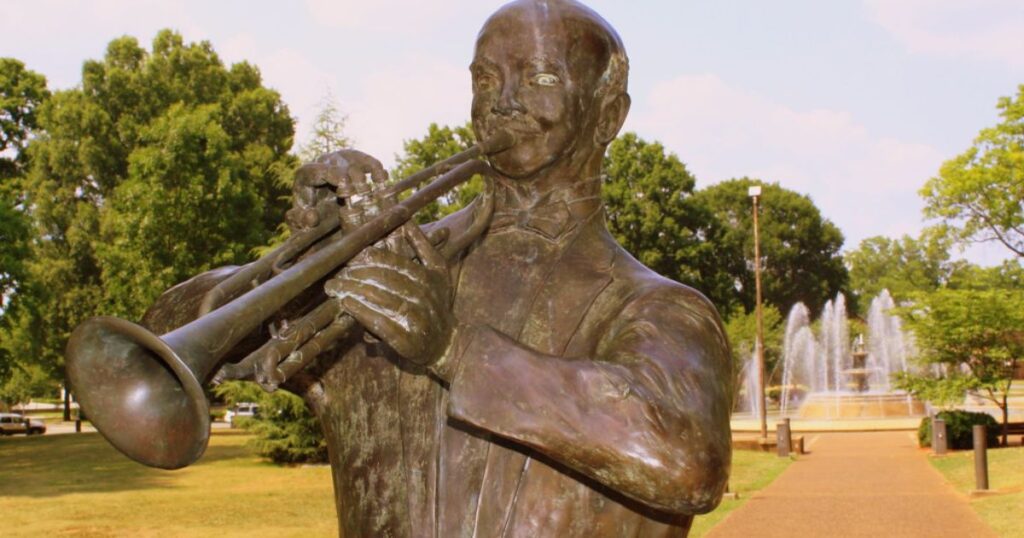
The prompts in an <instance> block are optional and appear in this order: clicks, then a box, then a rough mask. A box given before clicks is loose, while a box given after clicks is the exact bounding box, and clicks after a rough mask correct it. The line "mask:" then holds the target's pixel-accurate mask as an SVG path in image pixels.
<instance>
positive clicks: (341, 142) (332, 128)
mask: <svg viewBox="0 0 1024 538" xmlns="http://www.w3.org/2000/svg"><path fill="white" fill-rule="evenodd" d="M347 121H348V117H347V116H345V114H343V113H342V112H341V110H340V109H338V105H337V104H336V103H335V99H334V96H333V95H332V94H331V92H330V91H328V92H327V94H326V95H324V97H323V99H321V100H320V104H319V106H318V107H317V113H316V118H315V119H314V120H313V126H312V127H311V128H310V130H309V141H308V142H306V143H305V144H303V146H302V147H301V148H300V149H299V151H298V154H299V158H300V159H302V160H303V161H312V160H314V159H316V158H317V157H319V156H321V155H323V154H325V153H331V152H333V151H338V150H339V149H342V148H347V147H349V146H351V145H352V140H351V139H350V138H349V137H347V136H345V123H346V122H347ZM289 186H290V185H289Z"/></svg>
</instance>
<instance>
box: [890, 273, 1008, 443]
mask: <svg viewBox="0 0 1024 538" xmlns="http://www.w3.org/2000/svg"><path fill="white" fill-rule="evenodd" d="M900 314H901V315H902V316H903V318H904V319H905V320H906V321H907V325H908V327H909V328H910V329H911V330H913V331H914V335H915V337H916V342H917V345H918V348H919V350H920V353H919V360H921V361H922V362H924V363H925V364H937V365H940V366H942V367H943V369H944V370H945V371H946V372H952V373H948V374H946V375H945V376H940V377H935V376H930V375H924V374H908V375H905V376H903V377H901V378H898V382H899V384H900V385H901V386H902V387H903V388H905V389H907V390H910V391H911V392H913V393H915V394H919V395H921V396H922V397H927V396H936V395H939V396H941V395H942V394H944V393H946V394H952V392H953V391H955V390H956V389H957V388H958V387H960V388H965V387H966V388H970V389H971V390H973V391H975V392H976V393H977V394H979V395H980V396H982V397H984V398H986V399H988V400H990V401H992V403H994V404H995V405H996V406H998V407H999V408H1000V409H1001V410H1002V412H1003V423H1004V424H1005V423H1006V422H1007V420H1008V414H1007V412H1008V404H1007V398H1008V393H1009V390H1010V387H1011V385H1012V383H1013V371H1014V368H1015V366H1016V364H1017V362H1018V361H1019V360H1021V358H1022V357H1024V290H992V289H989V290H970V289H966V290H955V289H941V290H938V291H935V292H932V293H927V294H924V293H922V294H918V295H917V296H915V298H914V303H913V306H910V307H906V308H903V309H901V310H900ZM961 377H963V378H966V379H960V378H961ZM943 385H945V386H943ZM1004 441H1005V439H1004Z"/></svg>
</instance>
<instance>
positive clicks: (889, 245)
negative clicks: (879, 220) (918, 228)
mask: <svg viewBox="0 0 1024 538" xmlns="http://www.w3.org/2000/svg"><path fill="white" fill-rule="evenodd" d="M951 246H952V245H951V240H950V239H949V236H948V235H947V234H946V233H944V230H942V229H935V228H932V229H928V230H925V232H923V233H922V234H921V236H920V237H919V238H913V237H910V236H908V235H904V236H903V237H901V238H899V239H890V238H888V237H883V236H875V237H869V238H867V239H864V240H863V241H861V242H860V245H858V246H857V248H856V249H855V250H853V251H851V252H847V253H846V255H845V256H844V257H845V260H846V265H847V266H848V267H849V269H850V289H851V290H852V291H853V292H854V293H856V294H857V296H858V297H859V298H860V299H861V300H860V301H858V302H859V303H860V304H862V306H866V305H864V303H865V300H870V299H871V298H872V297H875V296H876V295H878V294H879V293H881V292H882V290H885V289H887V290H889V292H890V293H891V294H892V296H893V298H895V299H896V300H897V301H903V300H907V299H909V298H910V296H911V295H912V294H913V293H914V292H919V291H933V290H936V289H938V288H939V287H940V286H942V285H943V284H945V283H946V282H947V281H948V280H949V277H950V274H951V272H952V271H953V268H954V265H955V264H952V263H950V259H949V249H950V247H951Z"/></svg>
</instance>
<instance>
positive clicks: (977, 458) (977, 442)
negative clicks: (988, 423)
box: [973, 425, 988, 491]
mask: <svg viewBox="0 0 1024 538" xmlns="http://www.w3.org/2000/svg"><path fill="white" fill-rule="evenodd" d="M973 433H974V485H975V489H977V490H979V491H984V490H987V489H988V439H987V438H986V436H985V426H984V425H977V426H974V431H973Z"/></svg>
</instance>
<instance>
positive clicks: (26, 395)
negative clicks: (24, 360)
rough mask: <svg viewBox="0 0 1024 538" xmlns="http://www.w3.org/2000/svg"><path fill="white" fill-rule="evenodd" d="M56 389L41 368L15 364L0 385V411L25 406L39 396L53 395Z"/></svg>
mask: <svg viewBox="0 0 1024 538" xmlns="http://www.w3.org/2000/svg"><path fill="white" fill-rule="evenodd" d="M56 392H57V387H56V386H55V385H54V383H53V382H52V381H51V380H50V378H49V376H48V375H47V373H46V372H45V371H43V369H42V368H40V367H39V366H37V365H33V364H27V365H23V364H16V365H15V367H14V368H13V369H12V371H11V373H10V375H9V376H7V377H6V380H5V381H3V382H2V383H0V409H3V408H7V409H11V408H14V407H17V406H19V405H23V404H27V403H29V401H31V400H32V398H33V397H35V396H39V395H41V394H55V393H56Z"/></svg>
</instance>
